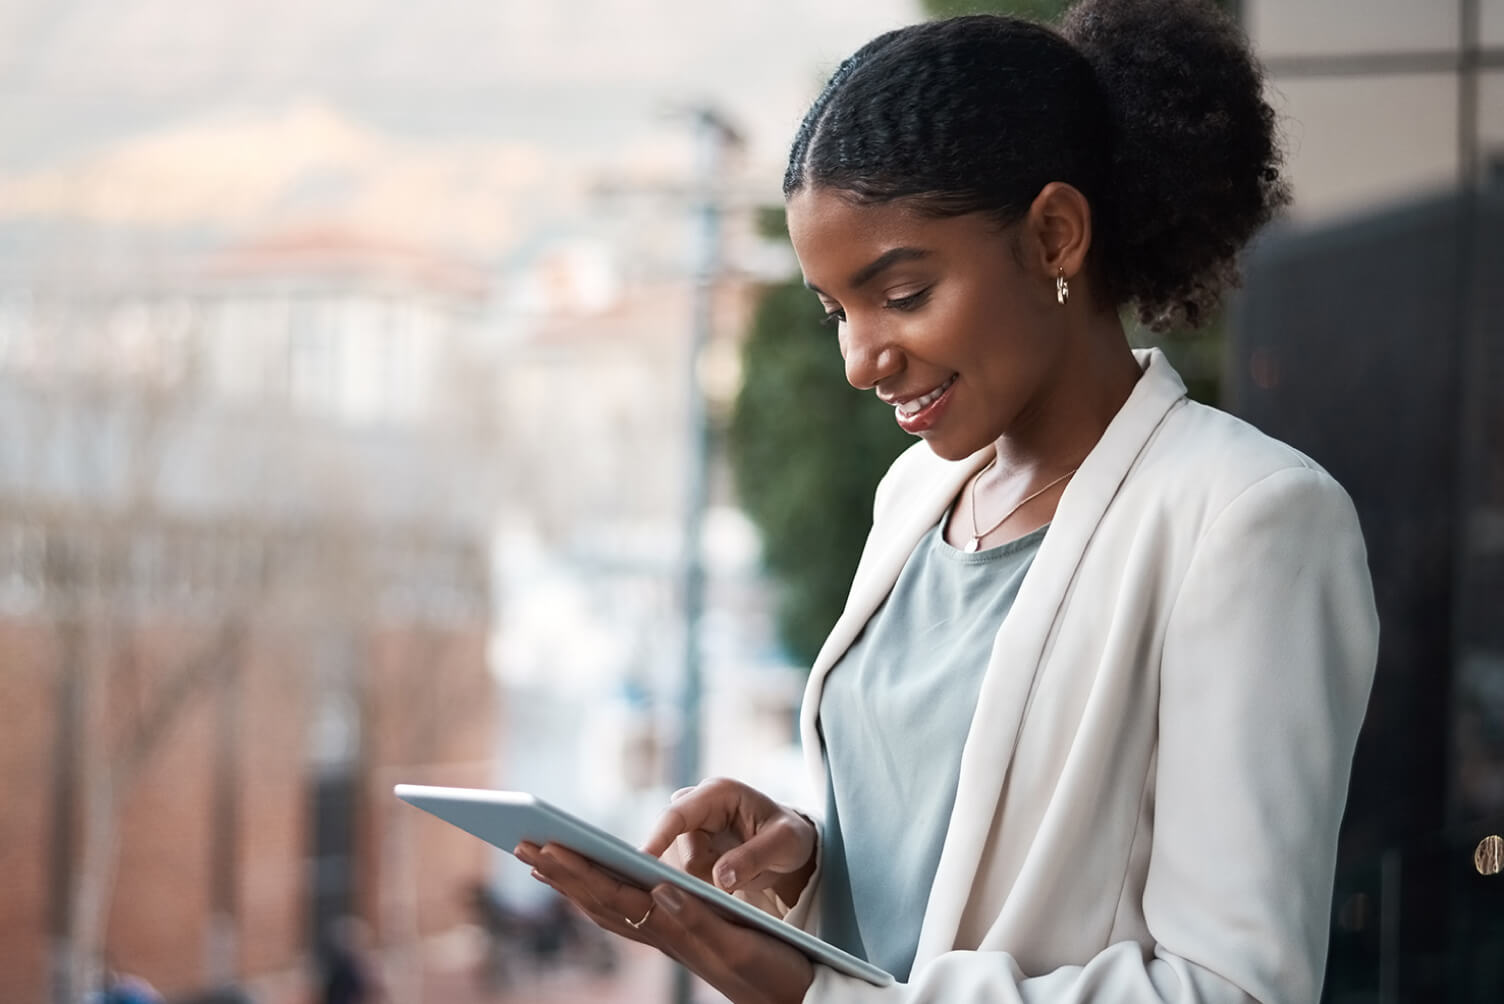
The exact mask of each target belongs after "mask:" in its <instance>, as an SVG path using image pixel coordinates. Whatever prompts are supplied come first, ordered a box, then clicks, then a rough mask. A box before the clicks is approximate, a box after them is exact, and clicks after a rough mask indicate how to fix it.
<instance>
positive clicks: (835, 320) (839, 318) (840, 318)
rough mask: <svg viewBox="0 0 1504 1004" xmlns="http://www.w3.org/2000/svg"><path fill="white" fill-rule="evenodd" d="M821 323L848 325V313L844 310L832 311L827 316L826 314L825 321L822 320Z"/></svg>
mask: <svg viewBox="0 0 1504 1004" xmlns="http://www.w3.org/2000/svg"><path fill="white" fill-rule="evenodd" d="M820 323H821V324H845V323H846V311H844V310H831V311H827V312H826V314H825V318H824V320H822V321H821V322H820Z"/></svg>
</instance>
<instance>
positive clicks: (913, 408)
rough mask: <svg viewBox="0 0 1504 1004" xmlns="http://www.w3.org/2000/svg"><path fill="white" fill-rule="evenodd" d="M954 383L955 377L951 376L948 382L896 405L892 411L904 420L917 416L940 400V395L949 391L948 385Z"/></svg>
mask: <svg viewBox="0 0 1504 1004" xmlns="http://www.w3.org/2000/svg"><path fill="white" fill-rule="evenodd" d="M955 382H956V375H955V374H951V377H950V379H949V380H947V381H945V382H944V383H943V384H941V385H940V386H938V387H936V388H935V389H934V390H932V391H930V392H929V393H927V394H924V395H922V396H920V397H916V398H914V400H912V401H905V402H904V403H902V404H896V405H894V406H893V409H894V410H895V411H897V412H898V413H899V414H900V415H903V416H904V417H906V418H910V417H913V416H914V415H917V414H919V413H920V412H921V411H923V410H924V409H926V408H928V407H929V406H930V405H932V404H934V403H935V402H936V401H938V400H940V395H941V394H944V393H945V392H946V391H948V390H950V385H951V384H953V383H955Z"/></svg>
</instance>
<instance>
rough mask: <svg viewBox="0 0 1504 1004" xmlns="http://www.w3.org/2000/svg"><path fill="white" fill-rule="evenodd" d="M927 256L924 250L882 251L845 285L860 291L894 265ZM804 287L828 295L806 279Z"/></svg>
mask: <svg viewBox="0 0 1504 1004" xmlns="http://www.w3.org/2000/svg"><path fill="white" fill-rule="evenodd" d="M929 254H930V253H929V252H928V251H926V250H925V249H924V248H916V247H896V248H890V249H889V250H887V251H884V252H883V253H882V254H880V255H878V256H877V257H876V258H874V259H873V260H872V261H871V262H869V263H867V264H866V265H863V266H862V267H861V268H859V269H857V270H856V271H855V272H854V273H852V276H851V278H850V279H848V280H846V282H847V285H849V286H850V287H851V288H852V289H860V288H862V287H863V286H865V285H866V284H867V283H869V282H871V281H872V280H873V279H876V278H877V277H878V276H879V275H881V274H882V273H883V272H884V271H886V270H887V269H889V268H892V267H893V266H894V265H897V264H898V263H899V262H904V261H915V260H917V259H920V258H928V257H929ZM804 285H805V286H807V287H808V288H810V289H812V290H814V291H815V292H816V293H819V294H821V295H823V296H829V295H830V294H828V293H826V292H825V290H823V289H821V288H820V287H819V286H816V285H814V284H813V283H811V282H810V281H809V280H808V279H806V280H804Z"/></svg>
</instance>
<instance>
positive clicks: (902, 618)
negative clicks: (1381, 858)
mask: <svg viewBox="0 0 1504 1004" xmlns="http://www.w3.org/2000/svg"><path fill="white" fill-rule="evenodd" d="M1279 167H1280V154H1279V149H1278V145H1277V143H1276V137H1275V134H1274V113H1273V111H1272V110H1271V109H1270V108H1269V106H1268V105H1267V104H1266V103H1265V101H1264V99H1263V81H1262V78H1261V73H1260V71H1259V68H1258V66H1257V64H1256V63H1255V61H1254V60H1253V57H1252V55H1251V54H1250V53H1249V51H1248V49H1247V43H1246V40H1245V39H1244V37H1243V35H1242V33H1241V31H1240V29H1239V28H1238V27H1237V26H1236V24H1235V23H1234V22H1233V21H1231V20H1230V19H1229V18H1228V17H1227V16H1226V15H1224V14H1223V13H1221V12H1220V11H1219V10H1218V9H1217V8H1215V7H1214V6H1213V5H1212V4H1211V3H1209V2H1203V0H1082V2H1080V3H1078V4H1076V5H1075V6H1074V7H1073V8H1072V9H1071V10H1070V11H1068V12H1067V14H1066V16H1065V18H1064V19H1063V21H1062V23H1061V26H1060V28H1059V29H1058V30H1055V29H1052V28H1049V27H1046V26H1041V25H1038V24H1034V23H1031V22H1029V21H1025V20H1020V19H1015V18H1011V17H1002V16H992V15H985V16H971V17H960V18H954V19H950V20H945V21H939V22H932V23H926V24H921V25H915V26H911V27H907V28H902V29H899V30H897V31H892V32H889V33H887V34H885V35H882V36H881V37H879V38H877V39H875V40H874V41H872V42H870V43H869V44H867V45H866V46H864V47H862V48H861V49H860V50H859V51H858V52H857V53H856V54H854V55H853V56H851V57H850V58H849V59H847V60H846V61H845V62H844V63H842V64H841V65H840V67H839V68H838V69H837V70H836V71H835V74H834V75H833V76H832V77H831V79H830V81H829V83H828V84H827V85H826V87H825V89H824V91H823V92H822V93H821V95H820V96H819V98H818V99H817V100H816V101H815V103H814V105H813V107H812V108H811V109H810V110H809V113H808V115H807V116H806V118H805V120H804V123H803V125H802V126H801V128H800V130H799V132H798V135H797V136H796V138H795V140H794V144H793V149H792V151H791V154H790V157H789V163H788V171H787V174H786V175H785V180H784V194H785V197H786V202H787V209H788V222H789V233H790V235H791V237H792V239H793V244H794V249H795V251H796V253H797V255H798V259H799V263H800V266H801V267H802V269H803V272H804V277H805V280H806V282H807V284H808V285H809V287H810V289H811V290H812V295H813V296H816V297H818V298H819V301H820V303H821V305H822V306H823V307H824V309H825V311H826V312H827V315H828V316H829V318H830V321H831V323H832V325H833V326H834V340H835V342H836V343H837V344H838V346H839V348H840V351H841V354H842V356H843V357H844V359H845V367H846V377H847V379H848V381H849V382H850V383H851V384H852V385H853V386H855V387H858V388H861V389H867V390H872V391H874V392H875V393H876V394H877V396H878V397H879V398H881V399H882V400H883V401H884V402H885V403H887V404H889V405H891V406H892V407H893V411H894V418H895V420H896V421H897V423H898V424H899V426H901V427H902V428H903V429H905V430H906V431H908V432H910V433H912V434H914V435H916V436H918V437H919V438H920V439H921V440H922V442H921V443H918V444H916V445H915V446H914V447H913V448H911V449H910V450H909V451H907V452H906V453H905V454H904V455H903V456H901V457H900V458H899V459H898V460H897V461H896V462H895V463H894V464H893V466H892V468H891V469H890V470H889V472H888V474H887V475H886V477H885V478H884V479H883V481H882V483H881V484H880V485H879V487H878V489H877V497H876V502H875V506H874V519H873V525H872V529H871V531H870V534H869V536H868V539H867V545H866V549H865V551H864V553H863V555H862V558H861V562H860V564H859V566H858V568H857V571H856V577H855V581H854V582H853V584H852V587H851V593H850V597H849V599H848V601H847V606H846V609H845V612H844V613H843V614H842V616H841V618H840V620H839V622H838V623H837V624H836V625H835V627H834V629H833V630H832V632H831V634H830V637H829V639H828V640H827V642H826V644H825V646H824V648H823V649H822V650H821V652H820V654H819V656H818V658H817V659H816V661H815V664H814V667H813V669H812V671H811V674H810V679H809V684H808V689H807V691H806V695H805V707H804V713H803V720H802V731H803V741H804V752H805V755H806V758H807V761H808V764H809V767H810V770H811V776H812V780H813V781H814V782H815V783H816V784H817V785H819V786H820V789H821V790H823V792H824V805H823V807H821V808H820V809H819V810H818V811H810V812H808V813H801V812H797V811H794V810H793V809H791V808H788V807H785V806H782V805H778V804H776V803H775V802H773V801H772V800H771V799H770V798H768V797H766V796H764V795H762V794H760V793H758V792H756V791H754V790H752V789H751V788H749V787H747V786H745V785H743V784H740V783H738V782H735V781H727V780H717V781H711V782H706V783H704V784H701V785H699V786H698V787H695V788H692V789H686V790H684V791H682V792H679V793H677V794H676V796H675V798H674V799H673V801H672V802H671V805H670V808H669V809H668V811H667V812H666V813H665V815H664V817H663V820H662V822H661V823H660V825H659V827H658V829H657V831H656V832H655V833H654V835H653V836H652V838H651V839H650V840H649V842H648V845H647V846H648V849H649V850H650V851H652V852H653V853H658V854H663V853H666V852H667V851H668V850H669V849H670V847H671V846H672V847H677V848H678V849H679V850H680V851H681V852H682V853H683V855H684V857H685V867H687V868H688V869H689V870H690V871H692V872H696V873H698V874H707V875H710V876H712V877H713V878H714V880H715V881H716V882H717V883H718V884H719V885H720V886H721V887H723V888H725V889H728V890H734V891H737V892H739V893H742V894H743V895H747V896H749V897H753V898H756V899H757V900H759V901H760V902H761V903H762V905H764V906H765V907H766V908H767V909H769V910H770V911H772V912H774V913H777V914H779V915H781V916H784V917H785V919H786V920H788V921H789V922H790V923H793V924H796V925H798V926H800V927H803V928H805V929H807V930H810V931H813V932H814V933H816V934H818V935H819V936H820V937H822V938H824V939H825V940H827V941H830V942H833V943H834V944H836V945H838V946H840V947H842V948H845V949H846V950H848V951H850V952H852V953H853V954H856V955H858V956H860V957H863V958H865V959H868V960H869V961H872V962H874V963H876V964H878V965H880V966H882V967H883V968H885V969H887V970H888V971H889V972H891V973H892V974H893V975H894V977H895V978H896V985H894V986H888V987H877V986H874V985H872V984H870V983H866V982H863V981H861V980H857V979H854V978H852V977H848V976H844V975H842V974H840V973H837V972H835V971H834V970H832V969H830V968H828V967H825V966H816V965H813V964H812V963H811V962H810V961H809V960H808V959H807V958H805V957H804V956H803V955H801V954H800V953H799V952H797V951H795V950H794V949H792V948H790V947H789V946H788V945H787V944H785V943H784V942H781V941H779V940H776V939H774V938H771V937H768V936H765V935H763V934H761V933H757V932H755V931H753V930H751V929H748V928H746V927H743V926H740V925H737V924H734V923H731V922H729V921H727V920H725V919H724V918H722V917H721V916H720V915H718V914H717V913H715V912H714V911H712V910H711V909H710V908H708V907H707V906H705V905H704V904H703V903H701V902H699V901H698V900H695V899H694V898H692V897H687V896H685V895H683V894H682V893H679V892H677V891H676V890H675V889H674V887H672V886H668V885H662V886H659V887H657V888H656V889H654V890H652V891H651V894H650V893H649V892H648V891H645V890H641V889H637V888H634V887H631V886H629V885H623V884H622V883H620V882H618V881H617V880H615V879H614V878H613V877H612V876H611V875H610V874H608V873H606V872H604V871H602V870H600V869H598V868H595V867H593V866H592V865H590V864H589V863H588V862H586V861H584V860H583V859H582V858H580V857H579V856H578V855H575V854H572V853H570V852H569V851H567V850H565V849H563V848H560V847H555V846H553V845H550V847H548V848H546V849H541V850H540V849H539V848H536V847H533V846H531V845H523V846H522V847H521V848H519V853H520V856H521V857H522V858H523V860H525V861H527V862H528V863H530V864H532V865H533V866H534V868H535V869H536V870H537V872H538V873H539V875H540V876H541V877H542V878H543V880H544V881H546V882H548V883H549V884H550V885H552V886H554V887H555V888H557V889H559V890H560V891H562V892H564V893H565V894H566V895H568V896H569V897H570V898H572V899H573V900H574V901H575V902H577V903H578V904H580V906H581V907H582V908H583V909H584V910H586V911H587V913H588V914H589V915H590V916H591V918H592V919H594V920H595V922H596V923H597V924H599V925H601V926H602V927H604V928H605V929H607V930H609V931H613V932H615V933H617V934H620V935H623V936H625V937H629V938H632V939H634V940H637V941H641V942H644V943H646V944H649V945H652V946H655V947H657V948H659V949H660V950H662V951H663V952H665V953H666V954H668V955H669V956H671V957H673V958H675V959H677V960H679V961H681V962H682V963H683V964H684V965H686V966H688V967H689V968H690V969H692V970H694V971H695V972H696V973H698V974H699V975H700V976H701V977H703V978H704V979H705V980H707V981H708V982H709V983H711V984H712V985H713V986H715V987H716V988H718V989H719V990H721V991H722V992H723V993H725V994H726V996H728V997H729V998H731V999H732V1000H733V1001H738V1002H741V1001H746V1002H754V1001H755V1002H760V1004H765V1002H793V1001H799V1000H804V1001H810V1002H816V1001H819V1002H830V1001H843V1002H852V1004H861V1002H868V1001H871V1002H874V1004H876V1002H884V1004H892V1002H906V1001H911V1002H916V1004H917V1002H921V1001H922V1002H945V1001H960V1000H965V1001H971V1002H985V1001H999V1002H1014V1004H1017V1002H1022V1001H1028V1002H1030V1004H1085V1002H1113V1004H1119V1002H1149V1001H1177V1002H1185V1004H1191V1002H1204V1001H1245V1000H1261V1001H1287V1002H1296V1001H1299V1002H1305V1004H1309V1002H1313V1001H1315V1000H1317V999H1318V998H1319V997H1320V993H1321V983H1322V974H1323V967H1324V963H1325V953H1326V944H1327V937H1326V935H1327V922H1328V916H1329V912H1330V905H1331V904H1330V900H1331V892H1332V883H1333V870H1334V867H1335V864H1334V863H1335V855H1336V842H1337V829H1338V824H1339V822H1340V820H1341V816H1342V807H1343V803H1344V800H1345V796H1346V789H1347V783H1348V775H1349V771H1350V769H1351V762H1352V754H1353V747H1354V744H1355V742H1356V739H1357V734H1358V728H1359V725H1360V724H1361V721H1362V718H1363V713H1364V709H1365V706H1366V702H1367V699H1368V693H1369V688H1370V686H1371V684H1372V678H1373V670H1374V663H1375V655H1376V645H1377V623H1376V618H1375V613H1374V603H1373V595H1372V587H1371V584H1370V579H1369V573H1368V566H1367V561H1366V554H1365V549H1364V542H1363V539H1362V536H1361V534H1360V531H1359V527H1358V522H1357V517H1356V514H1355V513H1354V511H1353V507H1352V504H1351V502H1350V501H1349V499H1348V497H1347V495H1346V493H1345V492H1344V491H1343V490H1342V488H1341V487H1340V486H1339V485H1337V483H1336V482H1335V481H1334V480H1333V479H1332V478H1331V477H1330V476H1329V475H1328V474H1327V473H1326V472H1325V471H1323V470H1322V469H1321V468H1320V467H1318V466H1317V465H1316V464H1315V463H1314V462H1312V461H1311V460H1310V459H1309V458H1307V457H1305V456H1303V455H1301V454H1300V453H1298V452H1297V451H1295V450H1294V449H1292V448H1290V447H1288V446H1286V445H1284V444H1281V443H1278V442H1275V441H1274V440H1272V439H1269V438H1268V437H1266V436H1264V435H1263V434H1261V433H1260V432H1259V431H1257V430H1256V429H1254V428H1252V427H1251V426H1248V425H1246V424H1244V423H1242V422H1240V421H1238V420H1237V419H1235V418H1233V417H1231V416H1229V415H1227V414H1224V413H1222V412H1219V411H1217V410H1215V409H1213V408H1210V407H1206V406H1203V405H1200V404H1197V403H1194V402H1192V401H1190V400H1189V399H1188V398H1187V397H1186V393H1185V387H1184V384H1183V383H1182V381H1181V380H1180V378H1179V376H1178V375H1177V374H1176V373H1175V372H1174V370H1173V369H1172V368H1171V367H1170V365H1169V363H1168V362H1167V361H1166V359H1165V357H1164V356H1163V355H1162V354H1161V353H1159V352H1157V351H1147V352H1146V351H1139V352H1135V351H1133V350H1132V349H1130V346H1129V343H1128V339H1127V337H1126V335H1125V332H1124V328H1123V325H1122V321H1121V314H1122V312H1123V311H1124V310H1125V309H1131V310H1133V311H1134V312H1136V313H1137V315H1138V316H1139V318H1140V319H1141V320H1143V321H1145V322H1146V323H1149V324H1151V325H1154V326H1171V325H1179V326H1192V327H1193V326H1195V325H1197V324H1198V323H1200V322H1202V321H1204V320H1205V319H1206V318H1207V317H1208V316H1209V313H1210V312H1211V311H1212V310H1213V309H1214V307H1215V305H1216V302H1217V300H1218V297H1219V295H1220V294H1221V292H1222V290H1223V289H1224V287H1226V286H1227V284H1228V283H1229V282H1230V281H1232V280H1233V278H1234V277H1235V264H1236V256H1237V253H1238V251H1239V249H1240V248H1241V247H1242V246H1243V245H1244V244H1245V243H1246V242H1247V241H1248V240H1249V239H1250V238H1251V237H1252V235H1253V234H1254V233H1255V231H1257V230H1258V228H1259V227H1260V226H1262V225H1263V224H1264V223H1265V222H1267V221H1268V220H1269V219H1270V218H1271V217H1272V216H1273V215H1274V214H1275V213H1276V212H1277V211H1278V209H1279V208H1280V207H1281V205H1282V204H1283V203H1284V201H1285V200H1286V197H1287V196H1286V188H1285V185H1284V183H1283V182H1282V181H1281V179H1280V173H1279ZM832 351H834V348H833V349H832ZM797 406H798V404H797V402H796V401H791V402H790V407H797ZM818 433H819V430H818V429H813V428H812V429H811V434H812V435H817V434H818Z"/></svg>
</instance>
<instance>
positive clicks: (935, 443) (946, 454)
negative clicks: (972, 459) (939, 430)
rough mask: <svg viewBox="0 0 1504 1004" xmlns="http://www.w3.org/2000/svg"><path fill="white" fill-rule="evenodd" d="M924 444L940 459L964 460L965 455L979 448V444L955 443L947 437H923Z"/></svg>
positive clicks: (969, 454)
mask: <svg viewBox="0 0 1504 1004" xmlns="http://www.w3.org/2000/svg"><path fill="white" fill-rule="evenodd" d="M920 438H924V437H920ZM924 445H926V446H928V447H929V448H930V452H931V453H933V454H934V455H935V456H937V457H939V458H940V459H941V460H965V459H966V458H967V457H969V456H971V455H972V454H973V453H975V452H977V450H979V449H981V447H980V446H976V447H972V446H966V445H963V444H960V443H957V442H955V441H954V440H947V439H927V438H924Z"/></svg>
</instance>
